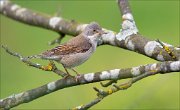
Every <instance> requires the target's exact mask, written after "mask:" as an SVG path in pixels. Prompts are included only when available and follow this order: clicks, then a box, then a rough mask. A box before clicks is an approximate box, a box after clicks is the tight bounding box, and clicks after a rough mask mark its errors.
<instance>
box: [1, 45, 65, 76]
mask: <svg viewBox="0 0 180 110" xmlns="http://www.w3.org/2000/svg"><path fill="white" fill-rule="evenodd" d="M2 48H3V49H4V50H5V51H6V52H7V53H9V54H10V55H12V56H15V57H18V58H19V59H20V60H21V61H22V62H24V63H25V64H27V65H28V66H32V67H35V68H38V69H41V70H45V71H53V72H54V73H56V74H58V75H60V76H62V77H64V76H66V75H67V74H66V73H64V72H63V71H61V70H59V69H58V68H57V67H56V65H55V64H54V63H52V62H51V63H50V64H51V65H50V66H51V67H50V69H45V68H46V66H43V65H41V64H38V63H33V62H31V61H29V60H28V58H27V57H23V56H22V55H20V54H19V53H16V52H12V51H11V50H10V49H8V47H6V46H4V45H2Z"/></svg>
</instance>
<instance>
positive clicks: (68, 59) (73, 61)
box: [60, 47, 96, 68]
mask: <svg viewBox="0 0 180 110" xmlns="http://www.w3.org/2000/svg"><path fill="white" fill-rule="evenodd" d="M95 48H96V47H91V48H90V49H89V50H88V51H86V52H84V53H74V54H70V55H65V56H63V57H62V59H61V60H60V63H61V64H63V65H64V66H65V67H66V68H73V67H76V66H78V65H80V64H82V63H84V62H85V61H87V60H88V59H89V57H90V56H91V55H92V53H93V52H94V51H95Z"/></svg>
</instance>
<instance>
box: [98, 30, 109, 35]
mask: <svg viewBox="0 0 180 110" xmlns="http://www.w3.org/2000/svg"><path fill="white" fill-rule="evenodd" d="M98 33H99V34H100V35H103V34H107V32H104V31H103V30H98Z"/></svg>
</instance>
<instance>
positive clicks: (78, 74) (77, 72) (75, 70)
mask: <svg viewBox="0 0 180 110" xmlns="http://www.w3.org/2000/svg"><path fill="white" fill-rule="evenodd" d="M72 70H73V71H74V72H75V73H76V75H77V76H80V74H79V73H78V72H77V71H76V70H75V69H73V68H72Z"/></svg>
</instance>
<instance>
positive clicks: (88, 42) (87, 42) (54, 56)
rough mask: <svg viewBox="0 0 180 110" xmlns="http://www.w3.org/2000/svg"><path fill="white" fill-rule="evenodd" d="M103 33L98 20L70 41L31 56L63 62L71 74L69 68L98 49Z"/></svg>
mask: <svg viewBox="0 0 180 110" xmlns="http://www.w3.org/2000/svg"><path fill="white" fill-rule="evenodd" d="M102 34H105V32H104V31H102V28H101V27H100V26H99V24H98V23H96V22H91V23H90V24H89V25H87V26H86V27H85V29H84V30H83V31H82V33H81V34H79V35H78V36H76V37H74V38H72V39H70V40H69V41H68V42H66V43H64V44H61V45H59V46H57V47H55V48H53V49H51V50H47V51H46V52H43V53H42V54H39V55H34V56H31V58H41V59H45V60H53V61H56V62H58V63H61V64H62V65H63V67H64V69H65V70H66V72H67V74H68V75H69V73H68V71H67V68H68V69H72V70H73V71H74V72H75V73H76V74H78V72H76V71H75V70H74V69H73V68H74V67H76V66H78V65H80V64H82V63H84V62H85V61H86V60H88V59H89V57H90V56H91V55H92V53H94V51H95V50H96V46H97V43H98V39H99V38H100V36H101V35H102Z"/></svg>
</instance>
